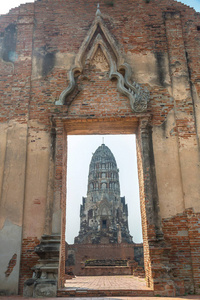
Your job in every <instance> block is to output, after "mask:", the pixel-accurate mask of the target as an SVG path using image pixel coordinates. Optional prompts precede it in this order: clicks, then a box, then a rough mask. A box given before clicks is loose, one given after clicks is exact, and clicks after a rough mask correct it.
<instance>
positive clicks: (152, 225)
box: [52, 115, 163, 289]
mask: <svg viewBox="0 0 200 300" xmlns="http://www.w3.org/2000/svg"><path fill="white" fill-rule="evenodd" d="M54 124H55V130H56V153H55V173H54V175H55V176H54V178H55V179H54V201H53V215H52V234H54V233H60V234H61V245H60V258H59V272H58V274H59V276H58V277H59V278H58V288H61V287H63V285H64V277H65V227H66V201H67V199H66V179H67V136H68V135H86V134H91V135H94V134H136V140H137V158H138V177H139V188H140V205H141V219H142V232H143V245H144V263H145V273H146V281H147V286H149V287H150V288H152V289H154V280H153V276H152V259H151V252H152V249H151V248H152V247H151V245H153V244H154V243H155V242H159V241H161V240H162V236H163V234H162V230H161V222H160V217H159V206H158V193H157V183H156V173H155V164H154V155H153V143H152V127H151V117H150V116H149V115H140V116H139V117H138V116H135V117H128V118H110V119H107V118H106V119H64V118H62V117H56V118H55V122H54ZM59 210H60V214H59V213H58V211H59ZM59 218H60V224H59V226H58V223H59V220H56V219H59ZM59 228H60V232H57V231H59Z"/></svg>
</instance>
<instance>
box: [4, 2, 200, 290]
mask: <svg viewBox="0 0 200 300" xmlns="http://www.w3.org/2000/svg"><path fill="white" fill-rule="evenodd" d="M96 4H97V3H96V2H95V1H94V0H90V1H84V0H79V1H76V2H73V1H72V2H66V1H61V0H57V1H54V0H47V1H44V0H42V1H37V2H35V3H29V4H25V5H21V6H20V7H19V8H15V9H13V10H11V11H10V13H9V14H7V15H5V16H1V17H0V57H1V59H0V70H1V72H0V80H1V87H0V98H1V99H2V100H1V102H0V135H1V139H0V151H1V153H2V155H1V157H0V191H1V195H0V196H1V199H3V200H2V201H1V202H0V203H1V209H0V212H1V215H0V216H1V219H0V229H1V232H2V235H5V229H6V228H8V227H6V226H8V224H6V221H5V220H6V219H8V221H9V222H10V223H9V226H12V228H13V230H14V229H15V230H16V231H17V230H18V229H19V228H20V232H19V233H18V238H17V240H18V241H20V242H19V243H21V237H22V240H24V242H25V241H26V239H28V238H29V239H30V240H32V239H33V240H35V239H40V238H41V236H42V234H43V233H44V232H45V233H51V232H53V233H60V232H61V234H62V243H61V249H62V251H61V252H60V261H61V263H60V265H61V269H60V284H61V283H63V280H64V260H65V254H64V251H65V240H64V236H65V212H64V211H65V205H66V202H65V189H66V187H65V185H66V155H67V150H66V134H67V133H69V134H70V133H71V132H72V131H70V130H71V129H70V123H69V121H70V120H71V121H73V120H77V126H78V127H77V128H76V125H73V128H74V131H73V132H75V133H76V134H77V133H80V132H81V133H83V131H82V127H84V126H85V125H84V126H82V125H81V124H85V123H84V122H86V121H89V123H88V125H87V126H86V127H87V128H86V129H85V131H84V133H91V132H92V130H93V129H92V128H94V127H95V126H96V124H97V123H98V122H99V125H98V126H97V127H95V128H97V129H96V132H95V133H101V132H102V131H103V130H104V132H109V133H111V132H113V133H115V132H116V130H118V132H120V128H121V132H125V133H130V132H129V129H130V128H131V126H130V125H128V127H127V123H128V124H133V125H132V129H130V131H131V130H132V132H138V134H137V139H138V166H139V179H140V196H141V213H142V227H143V238H144V258H145V267H146V278H147V281H148V285H149V286H151V287H152V288H155V287H156V288H157V293H158V294H159V293H161V294H163V295H164V294H165V295H167V294H170V289H171V290H173V288H174V290H176V292H177V293H179V294H180V293H182V294H183V293H184V292H190V291H191V292H193V291H195V292H199V281H200V277H199V273H198V268H199V262H198V261H199V260H198V257H199V250H198V249H199V248H198V247H199V225H198V224H199V223H198V220H199V212H200V204H199V194H200V191H199V166H198V163H199V132H200V105H199V94H200V84H199V82H200V74H199V72H200V57H199V56H200V53H199V46H200V31H199V26H200V17H199V14H198V13H195V11H194V10H193V9H192V8H189V7H187V6H185V5H183V4H181V3H179V2H176V1H172V0H166V1H165V0H150V2H149V3H146V1H144V0H139V1H131V0H123V1H121V0H116V1H113V5H111V4H110V2H106V1H105V2H104V3H102V4H101V7H100V9H101V12H102V19H103V20H104V22H105V26H106V27H107V28H108V30H109V32H110V34H111V35H112V37H113V39H114V40H115V43H116V44H117V47H118V50H119V51H120V52H121V53H122V55H123V56H124V58H125V61H126V62H127V63H129V64H130V66H131V68H132V80H134V81H135V82H138V83H140V84H141V86H146V87H147V88H148V90H149V91H150V102H149V104H148V110H147V112H146V113H143V114H141V113H135V112H133V111H132V109H131V106H130V103H129V99H128V98H127V97H125V96H123V95H122V94H121V93H120V92H118V91H117V82H116V80H115V79H112V80H109V78H108V70H107V69H105V70H101V69H99V68H96V67H95V65H94V64H89V65H86V67H85V69H84V70H83V72H82V74H81V76H79V77H78V78H77V84H76V89H75V90H74V92H73V93H72V94H71V95H70V97H71V98H69V100H70V101H71V105H70V106H69V107H68V106H67V105H63V106H56V105H55V101H56V100H58V99H59V96H60V93H61V92H62V91H63V90H64V89H65V88H66V87H67V86H68V84H69V75H68V71H69V70H70V68H71V67H72V64H73V61H74V58H75V56H76V54H77V53H78V50H79V48H80V47H81V44H82V42H83V40H84V38H85V37H86V36H87V34H88V30H89V28H90V26H91V24H92V22H93V20H94V18H95V11H96ZM141 117H144V118H145V117H147V119H148V120H150V121H148V122H149V123H150V125H151V126H152V147H153V150H152V151H153V156H154V160H155V172H154V173H155V174H154V175H155V176H154V177H155V178H156V184H157V190H156V193H157V194H158V197H157V200H155V199H154V200H155V202H154V206H155V207H156V209H155V212H154V214H155V215H159V218H160V219H159V218H155V219H154V223H153V221H152V220H151V218H149V216H147V211H148V207H149V206H148V203H147V202H146V199H147V198H148V195H146V189H145V188H146V187H147V186H148V185H149V184H150V182H151V179H152V170H153V169H152V170H148V168H146V171H145V174H144V165H143V161H144V160H143V154H144V153H143V152H142V147H143V144H142V143H143V142H142V139H144V137H142V136H141V132H140V130H139V127H138V124H141V122H140V119H141ZM66 120H67V121H68V123H66ZM109 120H110V123H111V126H110V127H109V125H108V124H109V122H108V121H109ZM82 122H83V123H82ZM75 124H76V123H75ZM115 124H116V125H115ZM106 126H107V129H106ZM21 128H23V130H22V129H21ZM103 128H104V129H103ZM127 128H129V129H128V130H127ZM106 130H107V131H106ZM16 133H17V134H16ZM14 144H16V147H14ZM19 149H23V158H22V157H21V156H19V153H20V151H19ZM10 158H12V160H10ZM15 158H16V159H15ZM10 162H12V163H10ZM151 168H152V166H151ZM10 170H12V172H11V173H9V171H10ZM20 170H22V174H23V176H21V175H22V174H21V172H20ZM9 174H11V175H12V176H11V175H10V177H9V178H10V179H8V175H9ZM14 178H17V179H16V180H15V179H14ZM54 179H55V180H54ZM9 180H10V181H9ZM13 182H16V186H17V189H16V187H15V185H13ZM15 191H17V193H15ZM12 194H13V195H14V194H15V195H16V196H15V198H12ZM16 199H17V200H16ZM5 203H6V205H5ZM2 208H3V209H2ZM161 219H162V226H161V225H159V224H161V222H160V220H161ZM150 222H152V223H150ZM5 224H6V225H5ZM16 226H19V228H18V227H16ZM159 226H160V227H159ZM9 228H10V227H9ZM52 228H53V229H52ZM158 229H160V230H161V231H162V233H163V238H164V242H165V244H162V245H161V243H160V244H159V247H158V246H157V248H156V247H155V245H154V242H155V239H157V238H158ZM9 232H10V231H9ZM13 232H14V231H13ZM9 234H11V233H9ZM4 237H5V236H4ZM34 245H35V244H34V243H33V244H32V250H31V251H33V249H34ZM8 247H9V245H8ZM17 247H18V248H17V250H15V253H17V262H16V266H14V267H13V271H12V273H11V275H12V276H14V275H13V274H15V272H14V271H15V270H16V268H17V266H19V259H20V258H19V256H20V255H18V253H20V252H21V253H22V256H21V271H20V278H21V279H20V280H21V281H20V282H21V285H22V281H23V280H25V279H27V278H29V277H30V270H29V271H28V267H27V269H26V270H24V269H23V265H27V266H29V262H28V261H29V258H28V256H27V253H25V252H26V251H25V252H24V250H23V249H24V248H23V247H24V246H23V243H22V249H21V247H20V246H17ZM158 248H159V250H158ZM21 250H22V251H21ZM4 252H5V251H4ZM15 253H10V252H9V255H7V257H6V258H5V261H6V266H8V264H9V261H10V259H11V258H12V257H13V255H14V254H15ZM156 257H157V258H158V257H159V261H158V259H157V258H156ZM34 259H35V257H34ZM156 259H157V260H156ZM183 260H184V263H183ZM164 264H169V267H170V268H171V270H172V272H171V273H170V275H169V278H168V279H167V277H166V282H167V280H168V282H170V284H169V289H168V290H167V291H166V290H165V288H163V286H162V283H161V279H159V278H161V277H162V276H161V275H160V274H161V273H159V272H158V271H157V270H158V268H160V269H159V270H161V266H163V265H164ZM3 268H4V266H3ZM3 268H2V267H1V269H2V276H4V277H5V274H4V272H5V271H6V270H4V269H3ZM156 268H157V269H156ZM163 269H164V268H163ZM152 270H154V271H153V272H152ZM186 270H187V272H186ZM12 276H9V280H10V282H9V286H11V285H12V283H11V282H12V280H13V279H12ZM15 276H16V277H17V276H18V277H17V278H19V271H18V273H16V274H15ZM159 276H160V277H159ZM174 278H176V280H174ZM4 279H5V278H4ZM170 280H172V281H173V280H174V282H175V283H174V286H172V285H173V284H171V281H170ZM2 282H3V281H2ZM13 282H14V281H13ZM165 286H166V285H165ZM17 287H18V281H15V284H13V290H12V291H14V292H16V290H17ZM9 289H10V291H11V288H10V287H8V290H9ZM159 289H160V290H159ZM8 293H9V292H8ZM173 293H175V292H172V294H173Z"/></svg>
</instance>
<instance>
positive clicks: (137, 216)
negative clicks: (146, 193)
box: [65, 134, 146, 290]
mask: <svg viewBox="0 0 200 300" xmlns="http://www.w3.org/2000/svg"><path fill="white" fill-rule="evenodd" d="M101 144H105V145H106V146H108V147H109V149H110V150H111V151H112V152H113V154H114V156H115V159H116V162H117V167H118V169H119V182H120V190H121V191H120V194H121V196H125V198H126V200H125V201H126V204H127V205H128V224H129V230H130V234H131V236H133V239H132V242H131V243H130V244H128V243H127V244H126V243H123V242H122V243H121V242H118V243H117V245H110V246H109V244H107V240H106V239H105V238H102V241H101V242H100V243H99V244H97V245H95V243H92V242H91V241H90V242H89V243H85V242H82V243H80V244H77V243H75V244H74V238H75V237H76V236H78V234H79V231H80V205H81V204H82V197H83V196H84V197H86V196H87V192H88V186H89V182H88V180H89V176H88V173H89V165H90V162H91V158H92V156H93V154H94V152H95V150H96V149H97V148H98V147H99V146H100V145H101ZM67 153H68V155H67V157H68V160H67V208H66V250H67V251H66V261H65V263H66V269H65V270H66V275H67V276H66V278H67V279H68V278H70V275H71V277H72V278H73V277H74V276H73V275H76V279H74V280H72V281H71V280H69V281H68V280H67V281H66V283H65V287H66V288H70V287H71V288H73V286H76V287H77V286H78V288H85V289H88V288H89V286H88V283H89V285H90V287H91V284H92V283H91V281H92V282H93V285H94V286H95V285H96V282H97V281H98V282H99V285H98V289H101V288H103V285H104V288H106V285H105V282H107V278H106V276H107V275H109V276H112V275H113V276H115V280H116V278H117V279H118V283H117V285H118V287H119V289H123V286H125V285H126V286H127V285H129V289H136V290H137V289H146V285H145V281H144V280H143V279H141V278H142V277H143V276H144V272H142V271H143V270H144V262H143V245H142V228H141V212H140V200H139V185H138V170H137V155H136V136H135V135H134V134H121V135H68V138H67ZM102 167H103V168H105V171H106V165H105V166H104V164H103V166H102ZM103 170H104V169H103ZM105 174H107V173H106V172H104V173H102V177H103V178H104V177H105V176H107V175H105ZM103 175H104V176H103ZM90 213H91V210H89V209H88V216H87V218H88V217H89V215H90ZM108 223H109V221H108V220H107V219H106V217H105V216H103V217H102V218H101V224H100V227H101V230H102V231H103V232H105V230H107V229H108ZM105 244H106V245H105ZM115 246H117V248H118V252H117V251H116V247H115ZM100 247H101V250H100V252H101V253H102V255H100V256H99V253H97V252H98V249H99V248H100ZM102 247H103V252H102ZM119 249H121V250H119ZM94 252H95V253H94ZM109 252H113V253H112V254H110V253H109ZM114 252H116V253H114ZM116 255H117V257H116ZM76 264H79V265H81V269H80V268H78V267H76V266H75V265H76ZM112 264H113V265H112ZM117 264H119V265H117ZM113 267H114V269H113ZM108 268H109V271H108ZM106 269H107V270H106ZM76 272H78V274H76ZM88 274H89V275H90V277H87V278H86V279H85V285H84V286H83V282H84V279H83V277H81V279H80V277H79V276H77V275H81V276H83V275H84V276H86V275H88ZM103 274H104V275H103ZM92 275H99V276H104V278H103V279H101V280H99V277H98V279H97V277H96V281H95V280H94V277H92ZM116 275H117V276H116ZM130 275H131V276H130ZM139 278H140V279H139ZM109 279H110V280H111V277H109ZM142 280H143V281H142ZM133 281H134V285H133ZM79 285H80V286H79ZM120 286H121V288H120ZM131 286H134V288H133V287H132V288H131ZM107 288H108V287H107Z"/></svg>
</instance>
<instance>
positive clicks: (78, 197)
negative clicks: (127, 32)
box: [0, 0, 200, 243]
mask: <svg viewBox="0 0 200 300" xmlns="http://www.w3.org/2000/svg"><path fill="white" fill-rule="evenodd" d="M1 2H2V3H1V4H0V14H6V13H8V11H9V10H10V9H11V8H14V7H17V6H19V5H20V4H22V3H27V2H33V1H31V0H26V1H22V0H6V1H5V0H1ZM99 2H100V3H101V1H99ZM178 2H182V3H184V4H186V5H189V6H191V7H193V8H194V9H195V10H196V11H198V12H200V0H185V1H178ZM104 141H105V144H106V145H107V146H108V147H109V148H110V150H111V151H112V152H113V154H114V156H115V158H116V162H117V165H118V168H119V171H120V172H119V179H120V187H121V196H125V198H126V203H128V210H129V228H130V232H131V235H133V240H134V241H135V242H141V241H142V232H141V218H140V207H139V191H138V179H137V164H136V151H135V137H134V136H133V135H131V136H130V135H123V136H122V135H121V136H111V135H109V136H104ZM101 144H102V136H98V135H97V136H69V137H68V158H69V159H68V176H67V177H68V182H67V187H68V188H67V199H68V200H67V232H66V235H67V241H68V242H69V243H73V239H74V237H75V236H76V235H77V234H78V231H79V227H80V218H79V213H80V204H81V201H82V197H83V196H86V194H87V181H88V171H89V163H90V160H91V158H92V153H94V152H95V150H96V149H97V148H98V146H100V145H101Z"/></svg>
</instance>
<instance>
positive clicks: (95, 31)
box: [55, 9, 149, 112]
mask: <svg viewBox="0 0 200 300" xmlns="http://www.w3.org/2000/svg"><path fill="white" fill-rule="evenodd" d="M86 64H91V65H95V66H96V67H97V68H98V69H100V70H101V71H108V72H109V73H108V74H109V79H112V78H116V79H117V89H118V91H119V92H120V93H121V94H123V95H125V96H127V97H128V98H129V100H130V105H131V108H132V110H133V111H134V112H144V111H146V110H147V103H148V101H149V91H148V89H146V88H143V87H141V86H140V85H139V84H137V83H136V82H131V68H130V66H129V64H127V63H126V62H125V60H124V58H123V56H122V55H121V53H120V51H119V49H118V46H117V45H116V42H115V40H114V38H113V37H112V35H111V34H110V32H109V31H108V29H107V27H106V25H105V24H104V21H103V19H102V17H101V13H100V10H99V9H97V12H96V17H95V20H94V22H93V24H92V26H91V28H90V30H89V32H88V34H87V36H86V37H85V40H84V41H83V43H82V45H81V47H80V49H79V52H78V54H77V56H76V58H75V62H74V65H73V67H72V68H71V70H70V72H69V80H70V83H69V85H68V87H67V88H66V89H65V90H64V91H63V92H62V93H61V95H60V97H59V100H58V101H56V103H55V104H56V105H65V104H66V105H67V106H70V104H71V102H70V100H68V96H69V95H70V94H71V93H72V92H73V91H74V89H75V87H76V79H75V78H76V76H78V75H80V74H81V73H82V72H83V70H84V67H85V65H86ZM71 101H72V100H71Z"/></svg>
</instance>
